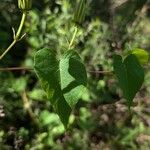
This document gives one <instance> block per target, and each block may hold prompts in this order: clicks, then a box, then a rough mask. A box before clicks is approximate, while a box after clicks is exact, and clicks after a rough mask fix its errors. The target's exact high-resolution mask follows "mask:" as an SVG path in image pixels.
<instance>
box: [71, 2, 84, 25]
mask: <svg viewBox="0 0 150 150" xmlns="http://www.w3.org/2000/svg"><path fill="white" fill-rule="evenodd" d="M86 7H87V0H79V2H78V4H77V7H76V10H75V14H74V22H75V23H77V24H82V23H83V22H84V19H85V14H86Z"/></svg>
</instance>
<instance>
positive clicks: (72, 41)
mask: <svg viewBox="0 0 150 150" xmlns="http://www.w3.org/2000/svg"><path fill="white" fill-rule="evenodd" d="M77 32H78V27H77V26H75V29H74V34H73V36H72V39H71V41H70V44H69V48H68V49H69V50H70V49H71V47H72V45H73V43H74V40H75V38H76V35H77Z"/></svg>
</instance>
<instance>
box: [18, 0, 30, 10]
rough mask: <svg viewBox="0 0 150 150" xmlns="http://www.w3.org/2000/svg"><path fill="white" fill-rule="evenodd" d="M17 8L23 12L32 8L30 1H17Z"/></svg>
mask: <svg viewBox="0 0 150 150" xmlns="http://www.w3.org/2000/svg"><path fill="white" fill-rule="evenodd" d="M18 7H19V9H21V10H23V11H29V10H30V9H31V7H32V0H18Z"/></svg>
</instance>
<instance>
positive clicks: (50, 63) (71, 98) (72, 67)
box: [34, 48, 87, 127]
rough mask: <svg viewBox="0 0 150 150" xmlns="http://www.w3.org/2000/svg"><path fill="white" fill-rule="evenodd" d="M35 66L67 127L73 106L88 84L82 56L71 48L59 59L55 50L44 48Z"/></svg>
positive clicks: (38, 53) (48, 95)
mask: <svg viewBox="0 0 150 150" xmlns="http://www.w3.org/2000/svg"><path fill="white" fill-rule="evenodd" d="M34 68H35V71H36V74H37V76H38V77H39V79H40V82H41V84H42V87H43V89H44V90H45V92H46V94H47V97H48V99H49V100H50V101H51V104H52V105H53V107H54V109H55V111H56V113H57V114H58V115H59V117H60V119H61V121H62V123H63V124H64V126H65V127H67V124H68V120H69V116H70V113H71V108H73V107H74V106H75V104H76V103H77V102H78V100H79V98H80V97H81V94H82V93H83V91H84V89H85V86H86V79H87V76H86V70H85V67H84V65H83V63H82V61H81V58H80V57H79V55H78V53H77V52H75V51H73V50H70V51H67V52H66V53H65V54H64V55H63V56H62V57H61V59H60V61H58V60H57V58H56V54H55V52H54V51H52V50H49V49H45V48H44V49H42V50H39V51H38V52H37V53H36V55H35V64H34Z"/></svg>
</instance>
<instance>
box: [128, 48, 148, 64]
mask: <svg viewBox="0 0 150 150" xmlns="http://www.w3.org/2000/svg"><path fill="white" fill-rule="evenodd" d="M131 53H132V54H134V55H135V56H136V57H137V59H138V60H139V62H140V64H142V65H145V64H147V63H148V61H149V53H148V52H147V51H146V50H143V49H140V48H136V49H134V50H132V51H131Z"/></svg>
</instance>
